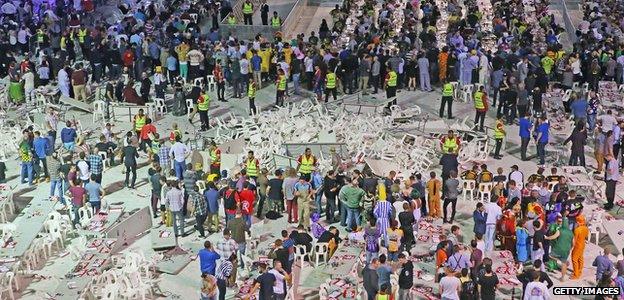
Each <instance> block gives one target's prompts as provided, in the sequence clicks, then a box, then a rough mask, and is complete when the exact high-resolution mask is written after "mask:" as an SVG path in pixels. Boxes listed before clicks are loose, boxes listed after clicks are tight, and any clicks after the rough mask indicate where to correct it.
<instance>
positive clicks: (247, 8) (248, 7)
mask: <svg viewBox="0 0 624 300" xmlns="http://www.w3.org/2000/svg"><path fill="white" fill-rule="evenodd" d="M243 14H246V15H251V14H253V4H251V3H247V2H245V3H243Z"/></svg>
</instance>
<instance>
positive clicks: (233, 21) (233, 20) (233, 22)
mask: <svg viewBox="0 0 624 300" xmlns="http://www.w3.org/2000/svg"><path fill="white" fill-rule="evenodd" d="M227 23H228V24H229V25H236V16H234V15H233V14H231V13H230V15H229V16H228V18H227Z"/></svg>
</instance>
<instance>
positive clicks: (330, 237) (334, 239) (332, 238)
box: [316, 226, 342, 257]
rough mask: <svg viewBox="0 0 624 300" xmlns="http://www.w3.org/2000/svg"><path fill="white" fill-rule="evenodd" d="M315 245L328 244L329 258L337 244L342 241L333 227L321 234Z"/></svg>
mask: <svg viewBox="0 0 624 300" xmlns="http://www.w3.org/2000/svg"><path fill="white" fill-rule="evenodd" d="M316 242H317V243H328V244H329V257H331V256H332V255H333V254H334V252H335V251H336V249H337V248H338V244H340V242H342V239H341V238H340V236H339V232H338V229H337V228H336V227H334V226H330V227H329V230H327V231H325V232H323V234H321V236H320V237H319V238H318V240H317V241H316Z"/></svg>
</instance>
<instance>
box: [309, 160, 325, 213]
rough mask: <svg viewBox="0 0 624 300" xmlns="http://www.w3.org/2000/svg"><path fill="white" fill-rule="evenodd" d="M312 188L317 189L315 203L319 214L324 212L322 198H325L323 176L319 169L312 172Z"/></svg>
mask: <svg viewBox="0 0 624 300" xmlns="http://www.w3.org/2000/svg"><path fill="white" fill-rule="evenodd" d="M311 183H312V189H314V190H315V191H316V193H315V194H314V203H315V205H316V212H317V213H318V214H319V216H320V215H321V214H322V211H323V210H322V209H321V208H322V205H321V203H322V200H323V176H322V175H321V172H319V170H318V169H314V172H312V182H311Z"/></svg>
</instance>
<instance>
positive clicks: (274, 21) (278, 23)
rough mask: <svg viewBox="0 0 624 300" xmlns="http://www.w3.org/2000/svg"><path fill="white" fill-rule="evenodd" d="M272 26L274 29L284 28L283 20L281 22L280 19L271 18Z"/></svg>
mask: <svg viewBox="0 0 624 300" xmlns="http://www.w3.org/2000/svg"><path fill="white" fill-rule="evenodd" d="M271 26H273V28H279V27H280V26H282V20H280V18H279V17H273V18H271Z"/></svg>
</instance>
